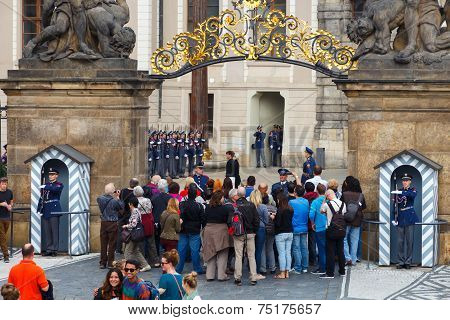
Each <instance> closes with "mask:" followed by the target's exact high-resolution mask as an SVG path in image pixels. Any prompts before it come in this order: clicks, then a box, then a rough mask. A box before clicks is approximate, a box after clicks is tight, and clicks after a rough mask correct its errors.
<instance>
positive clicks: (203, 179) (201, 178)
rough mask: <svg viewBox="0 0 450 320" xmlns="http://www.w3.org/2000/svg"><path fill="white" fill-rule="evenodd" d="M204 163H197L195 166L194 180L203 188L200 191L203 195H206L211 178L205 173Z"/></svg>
mask: <svg viewBox="0 0 450 320" xmlns="http://www.w3.org/2000/svg"><path fill="white" fill-rule="evenodd" d="M203 169H204V167H203V163H200V164H197V165H195V168H194V177H193V178H194V181H195V183H196V184H197V186H198V187H199V188H200V189H201V190H200V192H201V193H202V196H204V195H205V191H206V189H207V183H208V180H209V177H208V176H205V175H204V174H203Z"/></svg>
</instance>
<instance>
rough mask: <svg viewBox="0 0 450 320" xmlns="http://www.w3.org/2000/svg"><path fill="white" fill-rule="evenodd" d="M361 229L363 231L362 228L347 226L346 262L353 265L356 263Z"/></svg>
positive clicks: (345, 241)
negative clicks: (350, 262)
mask: <svg viewBox="0 0 450 320" xmlns="http://www.w3.org/2000/svg"><path fill="white" fill-rule="evenodd" d="M359 229H361V227H352V226H347V232H346V234H345V238H344V255H345V261H350V260H351V261H352V263H356V259H357V253H358V243H359ZM349 242H350V247H349Z"/></svg>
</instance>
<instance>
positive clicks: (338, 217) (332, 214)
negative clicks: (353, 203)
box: [319, 189, 346, 279]
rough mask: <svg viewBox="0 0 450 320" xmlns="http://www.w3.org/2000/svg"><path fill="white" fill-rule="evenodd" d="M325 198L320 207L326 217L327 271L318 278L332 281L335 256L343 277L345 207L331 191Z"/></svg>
mask: <svg viewBox="0 0 450 320" xmlns="http://www.w3.org/2000/svg"><path fill="white" fill-rule="evenodd" d="M325 197H326V199H327V201H326V202H325V203H324V204H323V205H322V208H321V211H322V212H323V213H325V214H326V216H327V230H326V250H327V269H326V273H325V274H323V275H321V276H320V277H319V278H321V279H333V278H334V269H335V260H334V258H335V257H336V255H337V256H338V261H339V275H340V276H342V277H343V276H345V258H344V238H345V229H346V222H345V219H344V215H345V213H346V206H345V203H344V202H342V201H341V200H339V199H337V198H336V195H335V193H334V191H333V190H331V189H328V190H327V191H326V192H325ZM336 250H337V252H336Z"/></svg>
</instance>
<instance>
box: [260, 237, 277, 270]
mask: <svg viewBox="0 0 450 320" xmlns="http://www.w3.org/2000/svg"><path fill="white" fill-rule="evenodd" d="M274 242H275V236H274V235H273V234H266V241H265V243H264V248H263V250H262V253H261V268H260V270H258V271H260V272H267V271H275V270H276V268H277V267H276V265H275V252H274V250H273V244H274Z"/></svg>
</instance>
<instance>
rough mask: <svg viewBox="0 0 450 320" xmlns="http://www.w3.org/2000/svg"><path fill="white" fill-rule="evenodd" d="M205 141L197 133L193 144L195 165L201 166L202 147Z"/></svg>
mask: <svg viewBox="0 0 450 320" xmlns="http://www.w3.org/2000/svg"><path fill="white" fill-rule="evenodd" d="M205 142H206V140H205V139H203V138H202V137H201V136H200V135H199V133H197V137H196V138H195V139H194V143H195V164H196V165H198V164H201V163H202V160H203V147H204V144H205Z"/></svg>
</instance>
